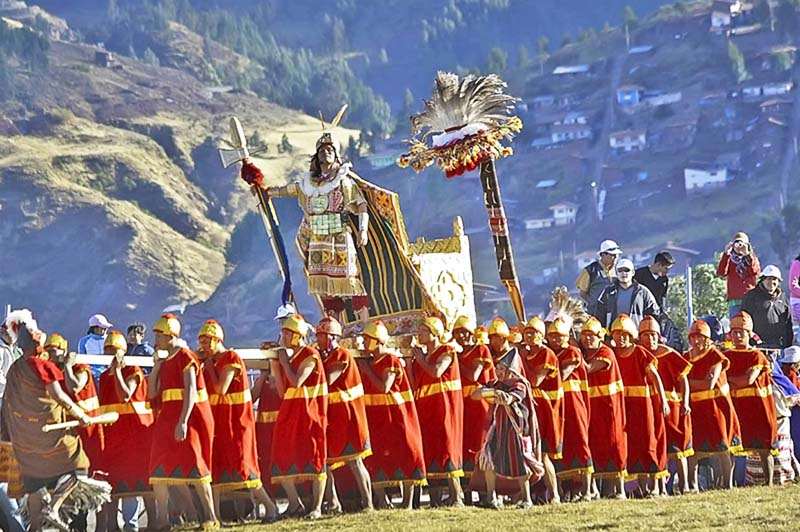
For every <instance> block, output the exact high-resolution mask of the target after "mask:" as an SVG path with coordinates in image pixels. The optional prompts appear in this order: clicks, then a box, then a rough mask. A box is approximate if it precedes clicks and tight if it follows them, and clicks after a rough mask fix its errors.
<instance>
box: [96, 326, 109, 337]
mask: <svg viewBox="0 0 800 532" xmlns="http://www.w3.org/2000/svg"><path fill="white" fill-rule="evenodd" d="M107 330H108V329H106V328H105V327H100V326H99V325H95V326H94V327H92V332H93V333H94V334H96V335H98V336H105V335H106V331H107Z"/></svg>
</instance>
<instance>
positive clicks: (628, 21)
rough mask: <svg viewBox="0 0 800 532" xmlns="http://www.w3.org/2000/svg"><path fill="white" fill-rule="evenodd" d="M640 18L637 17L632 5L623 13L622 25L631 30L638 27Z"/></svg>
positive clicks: (626, 7)
mask: <svg viewBox="0 0 800 532" xmlns="http://www.w3.org/2000/svg"><path fill="white" fill-rule="evenodd" d="M638 21H639V17H637V16H636V11H634V10H633V7H631V6H630V5H627V6H625V9H624V10H623V12H622V23H623V24H624V25H625V26H627V27H628V29H629V30H631V29H633V28H635V27H636V23H637V22H638Z"/></svg>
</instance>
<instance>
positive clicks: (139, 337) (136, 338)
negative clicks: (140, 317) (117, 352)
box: [128, 329, 144, 345]
mask: <svg viewBox="0 0 800 532" xmlns="http://www.w3.org/2000/svg"><path fill="white" fill-rule="evenodd" d="M142 342H144V334H142V333H141V332H139V331H137V330H136V329H134V330H132V331H131V332H129V333H128V343H129V344H131V345H139V344H141V343H142Z"/></svg>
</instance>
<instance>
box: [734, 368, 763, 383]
mask: <svg viewBox="0 0 800 532" xmlns="http://www.w3.org/2000/svg"><path fill="white" fill-rule="evenodd" d="M762 371H764V369H763V368H750V370H748V372H747V375H737V376H735V377H734V376H731V375H728V382H729V383H730V384H731V385H733V387H734V388H744V387H746V386H752V385H753V383H754V382H756V379H758V376H759V375H761V372H762Z"/></svg>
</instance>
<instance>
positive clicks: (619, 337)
mask: <svg viewBox="0 0 800 532" xmlns="http://www.w3.org/2000/svg"><path fill="white" fill-rule="evenodd" d="M611 337H612V338H613V339H614V343H616V344H617V346H619V347H621V348H622V349H627V348H628V347H632V346H633V336H631V335H630V334H628V333H626V332H624V331H614V332H612V333H611Z"/></svg>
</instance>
